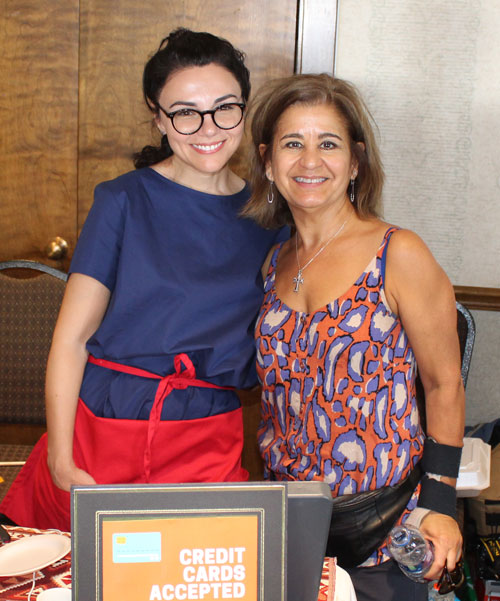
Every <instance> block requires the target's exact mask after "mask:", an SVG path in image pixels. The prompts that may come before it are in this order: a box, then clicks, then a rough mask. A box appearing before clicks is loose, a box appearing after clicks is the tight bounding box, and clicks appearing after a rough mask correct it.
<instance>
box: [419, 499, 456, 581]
mask: <svg viewBox="0 0 500 601" xmlns="http://www.w3.org/2000/svg"><path fill="white" fill-rule="evenodd" d="M420 532H421V533H422V534H423V536H424V537H425V538H426V539H427V540H430V541H431V542H432V544H433V545H434V563H433V564H432V567H431V569H430V570H429V572H427V574H426V575H425V577H426V578H428V579H429V580H437V579H438V578H439V577H440V576H441V572H442V571H443V568H444V565H445V563H446V566H447V567H448V570H449V571H452V570H453V569H454V567H455V564H456V562H457V561H458V559H459V558H460V555H461V553H462V534H461V533H460V529H459V527H458V524H457V522H456V521H455V520H454V519H453V518H451V517H450V516H448V515H444V514H442V513H436V512H435V511H431V512H430V513H429V514H427V515H426V516H425V518H424V519H423V520H422V523H421V524H420Z"/></svg>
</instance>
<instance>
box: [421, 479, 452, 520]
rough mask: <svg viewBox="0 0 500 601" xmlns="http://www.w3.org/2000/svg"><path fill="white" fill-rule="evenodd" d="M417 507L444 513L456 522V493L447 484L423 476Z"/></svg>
mask: <svg viewBox="0 0 500 601" xmlns="http://www.w3.org/2000/svg"><path fill="white" fill-rule="evenodd" d="M417 506H418V507H425V509H431V510H432V511H436V512H437V513H444V514H445V515H449V516H450V517H452V518H453V519H455V520H456V519H457V491H456V490H455V489H454V488H453V486H450V485H449V484H445V483H444V482H438V481H437V480H434V479H433V478H429V477H428V476H424V477H423V478H422V481H421V488H420V496H419V497H418V503H417Z"/></svg>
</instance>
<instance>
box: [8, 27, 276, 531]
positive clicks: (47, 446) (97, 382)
mask: <svg viewBox="0 0 500 601" xmlns="http://www.w3.org/2000/svg"><path fill="white" fill-rule="evenodd" d="M243 58H244V57H243V55H242V53H241V52H239V51H238V50H236V49H235V48H233V46H232V45H231V44H230V43H229V42H227V41H226V40H223V39H220V38H217V37H215V36H213V35H211V34H208V33H195V32H192V31H189V30H186V29H179V30H176V31H174V32H173V33H171V34H170V35H169V36H168V37H167V38H166V39H165V40H164V41H163V42H162V43H161V45H160V48H159V50H158V51H157V52H156V54H155V55H154V56H152V58H151V59H150V60H149V61H148V62H147V64H146V66H145V69H144V76H143V89H144V97H145V100H146V103H147V105H148V107H149V109H150V110H151V112H152V113H153V118H154V123H155V125H156V127H157V128H158V130H159V131H160V133H161V135H162V138H161V145H160V146H159V147H154V146H147V147H145V148H144V149H143V150H142V151H141V152H139V153H137V154H136V155H135V157H134V158H135V165H136V167H137V170H135V171H133V172H130V173H127V174H125V175H122V176H121V177H118V178H117V179H115V180H113V181H109V182H104V183H102V184H100V185H98V186H97V188H96V192H95V202H94V205H93V207H92V209H91V211H90V213H89V216H88V218H87V221H86V223H85V226H84V228H83V231H82V233H81V236H80V239H79V241H78V245H77V248H76V250H75V254H74V257H73V261H72V264H71V269H70V274H71V275H70V278H69V281H68V285H67V290H66V294H65V298H64V301H63V304H62V308H61V312H60V316H59V319H58V323H57V326H56V329H55V333H54V339H53V344H52V348H51V352H50V356H49V361H48V368H47V391H46V402H47V426H48V437H47V438H45V437H44V438H43V439H42V440H41V442H40V443H39V444H38V445H37V448H36V449H35V451H34V452H33V454H32V456H31V458H30V460H29V461H28V463H27V465H26V466H25V468H24V469H23V472H22V473H21V475H20V477H19V481H18V482H17V483H15V484H14V486H13V487H12V489H11V491H10V492H9V494H8V495H7V497H6V498H5V500H4V503H3V504H2V506H1V507H0V511H1V512H3V513H4V514H6V515H7V516H8V517H9V518H10V519H12V520H13V521H15V522H17V523H19V524H22V525H25V526H34V527H40V528H48V527H55V528H60V529H62V530H69V529H70V513H69V509H70V506H69V492H68V491H69V489H70V487H71V485H79V484H80V485H85V484H94V483H96V482H97V483H136V482H138V483H141V482H203V481H241V480H246V479H247V477H248V474H247V472H246V471H245V470H244V469H243V468H242V467H241V463H240V456H241V450H242V445H243V427H242V415H241V406H240V401H239V399H238V396H237V395H236V393H235V390H234V389H237V388H244V387H249V386H252V385H254V384H255V382H256V374H255V371H254V345H253V325H252V323H253V320H254V318H255V316H256V314H257V311H258V308H259V306H260V303H261V300H262V279H261V276H260V265H261V264H262V262H263V261H264V259H265V256H266V254H267V252H268V251H269V249H270V247H271V246H272V245H273V244H274V242H275V241H276V239H277V237H280V236H281V234H280V233H279V232H278V231H277V230H265V229H262V228H260V227H259V226H257V225H256V224H254V223H253V222H252V221H250V220H247V219H242V218H240V217H239V213H240V210H241V208H242V206H243V205H244V204H245V202H246V201H247V200H248V198H249V196H250V192H249V189H248V186H247V184H246V183H245V181H244V180H242V179H241V178H240V177H239V176H238V175H236V174H235V173H234V172H233V171H232V170H231V169H230V168H229V166H228V161H229V160H230V158H231V157H232V156H233V154H234V153H235V152H236V150H237V148H238V146H239V144H240V141H241V138H242V135H243V128H244V113H245V106H246V102H247V100H248V96H249V93H250V81H249V73H248V70H247V68H246V67H245V65H244V62H243Z"/></svg>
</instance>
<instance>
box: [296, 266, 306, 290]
mask: <svg viewBox="0 0 500 601" xmlns="http://www.w3.org/2000/svg"><path fill="white" fill-rule="evenodd" d="M293 282H294V284H295V288H294V289H293V291H294V292H298V291H299V286H300V285H301V284H303V283H304V278H303V277H302V270H301V269H299V270H298V272H297V275H296V277H294V278H293Z"/></svg>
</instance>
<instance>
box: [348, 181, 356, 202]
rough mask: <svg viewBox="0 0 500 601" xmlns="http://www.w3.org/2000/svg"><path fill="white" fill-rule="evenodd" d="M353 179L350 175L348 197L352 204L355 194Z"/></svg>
mask: <svg viewBox="0 0 500 601" xmlns="http://www.w3.org/2000/svg"><path fill="white" fill-rule="evenodd" d="M355 181H356V180H355V179H354V178H353V177H352V178H351V193H350V194H349V199H350V201H351V203H352V204H354V201H355V200H356V195H355V192H354V182H355Z"/></svg>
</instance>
